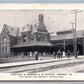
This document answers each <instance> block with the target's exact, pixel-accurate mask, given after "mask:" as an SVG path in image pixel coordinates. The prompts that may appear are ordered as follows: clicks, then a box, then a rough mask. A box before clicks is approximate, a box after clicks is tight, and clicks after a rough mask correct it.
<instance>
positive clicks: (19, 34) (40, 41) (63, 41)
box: [0, 14, 84, 57]
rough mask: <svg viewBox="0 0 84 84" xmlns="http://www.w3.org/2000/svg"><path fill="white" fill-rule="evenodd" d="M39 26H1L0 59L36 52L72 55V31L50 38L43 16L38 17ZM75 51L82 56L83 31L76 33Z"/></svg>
mask: <svg viewBox="0 0 84 84" xmlns="http://www.w3.org/2000/svg"><path fill="white" fill-rule="evenodd" d="M38 20H39V24H34V25H33V24H27V25H26V26H24V27H21V28H19V27H12V26H8V25H7V24H4V25H3V29H2V32H1V35H0V57H14V56H19V57H23V56H30V55H29V54H30V52H32V53H34V52H35V51H38V52H39V54H40V55H42V53H43V52H45V53H46V54H49V53H53V52H54V51H55V52H57V51H58V50H61V51H65V52H67V51H68V50H70V52H71V53H73V50H74V49H73V48H74V44H73V30H68V31H60V32H55V33H56V35H54V36H52V35H51V33H49V32H48V30H47V28H46V26H45V24H44V16H43V14H39V16H38ZM77 50H78V51H79V54H80V55H84V31H77Z"/></svg>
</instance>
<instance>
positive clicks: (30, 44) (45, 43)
mask: <svg viewBox="0 0 84 84" xmlns="http://www.w3.org/2000/svg"><path fill="white" fill-rule="evenodd" d="M31 46H53V44H51V43H50V42H31V43H22V44H17V45H14V46H12V47H11V48H21V47H31Z"/></svg>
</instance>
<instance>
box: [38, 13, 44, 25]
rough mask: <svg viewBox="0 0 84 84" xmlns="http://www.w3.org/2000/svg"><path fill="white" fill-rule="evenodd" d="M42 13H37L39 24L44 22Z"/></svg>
mask: <svg viewBox="0 0 84 84" xmlns="http://www.w3.org/2000/svg"><path fill="white" fill-rule="evenodd" d="M43 17H44V16H43V14H39V24H43V23H44V18H43Z"/></svg>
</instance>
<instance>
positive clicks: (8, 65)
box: [0, 56, 84, 69]
mask: <svg viewBox="0 0 84 84" xmlns="http://www.w3.org/2000/svg"><path fill="white" fill-rule="evenodd" d="M79 58H81V59H82V58H83V59H84V56H79V57H78V58H77V59H79ZM72 59H75V58H74V57H70V58H67V57H63V58H60V59H54V58H53V59H44V60H33V61H24V62H13V63H3V64H0V69H3V68H11V67H18V66H26V65H35V64H43V63H49V62H54V61H60V60H62V61H63V60H72Z"/></svg>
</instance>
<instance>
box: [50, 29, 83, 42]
mask: <svg viewBox="0 0 84 84" xmlns="http://www.w3.org/2000/svg"><path fill="white" fill-rule="evenodd" d="M76 35H77V38H83V37H84V30H80V31H77V32H76ZM64 39H73V33H69V34H61V35H57V36H51V37H50V40H51V41H55V40H64Z"/></svg>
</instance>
